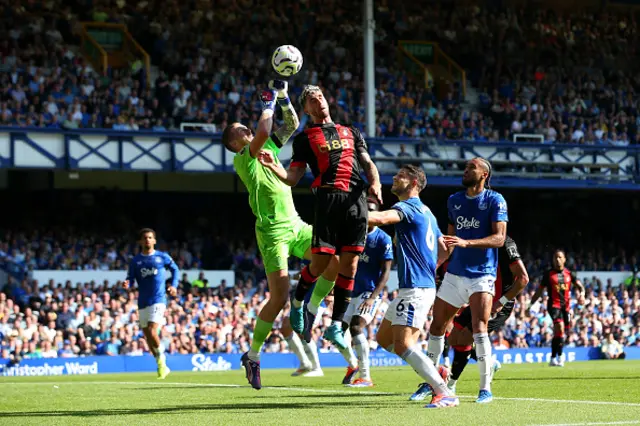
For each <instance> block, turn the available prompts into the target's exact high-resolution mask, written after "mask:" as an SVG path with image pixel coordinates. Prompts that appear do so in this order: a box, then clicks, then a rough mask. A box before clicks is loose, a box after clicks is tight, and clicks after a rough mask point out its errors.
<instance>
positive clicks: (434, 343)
mask: <svg viewBox="0 0 640 426" xmlns="http://www.w3.org/2000/svg"><path fill="white" fill-rule="evenodd" d="M442 352H444V335H442V336H434V335H432V334H430V335H429V345H428V346H427V356H428V357H429V359H431V362H433V365H435V366H436V367H437V366H438V364H440V357H441V356H442Z"/></svg>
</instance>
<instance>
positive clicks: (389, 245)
mask: <svg viewBox="0 0 640 426" xmlns="http://www.w3.org/2000/svg"><path fill="white" fill-rule="evenodd" d="M382 247H384V253H383V255H382V259H383V260H393V242H392V241H391V237H390V236H389V234H387V233H385V234H384V235H383V237H382Z"/></svg>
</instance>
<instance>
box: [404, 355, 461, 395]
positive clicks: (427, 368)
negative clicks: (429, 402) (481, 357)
mask: <svg viewBox="0 0 640 426" xmlns="http://www.w3.org/2000/svg"><path fill="white" fill-rule="evenodd" d="M401 358H402V359H404V360H405V361H406V362H407V364H409V365H410V366H411V367H412V368H413V370H414V371H415V372H416V373H418V375H419V376H420V377H422V378H423V379H424V381H425V382H427V383H429V384H430V385H431V387H432V388H433V391H434V392H435V393H436V395H443V394H444V395H450V394H451V392H450V391H449V388H447V384H446V383H445V382H444V380H442V377H440V374H439V373H438V369H437V368H436V366H435V365H434V364H433V362H432V361H431V359H429V357H427V356H426V355H425V354H424V353H423V352H422V350H421V349H420V345H415V346H413V347H412V348H409V349H407V350H406V352H405V353H403V354H402V356H401Z"/></svg>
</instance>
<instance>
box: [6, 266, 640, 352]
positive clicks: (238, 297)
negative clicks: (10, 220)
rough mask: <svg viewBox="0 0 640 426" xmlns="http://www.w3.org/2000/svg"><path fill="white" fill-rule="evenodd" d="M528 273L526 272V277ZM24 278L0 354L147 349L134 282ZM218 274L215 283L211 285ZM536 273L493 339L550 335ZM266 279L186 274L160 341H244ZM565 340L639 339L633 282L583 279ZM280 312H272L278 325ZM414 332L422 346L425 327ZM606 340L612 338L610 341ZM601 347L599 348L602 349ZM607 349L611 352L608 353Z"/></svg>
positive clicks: (582, 343) (276, 342) (210, 344)
mask: <svg viewBox="0 0 640 426" xmlns="http://www.w3.org/2000/svg"><path fill="white" fill-rule="evenodd" d="M534 281H535V280H534ZM41 284H44V285H39V283H38V282H36V281H27V282H25V284H24V285H25V286H26V287H27V288H28V289H29V291H28V292H27V293H22V294H20V293H16V292H15V289H16V285H15V283H10V284H9V285H7V286H6V287H5V288H4V289H3V292H0V358H3V359H14V360H19V359H24V358H57V357H76V356H89V355H108V356H114V355H129V356H137V355H142V354H144V353H147V352H148V347H147V345H146V343H145V341H144V338H143V334H142V332H141V330H140V327H139V325H138V322H137V321H138V313H137V302H136V298H137V292H136V290H135V289H128V290H125V289H123V288H122V286H121V282H117V283H111V284H113V285H112V286H110V285H109V283H107V282H104V283H102V284H99V283H95V282H90V283H84V284H80V285H79V286H77V287H76V286H74V285H72V283H70V282H67V283H65V284H62V283H59V284H57V283H55V282H53V281H51V282H49V283H41ZM216 284H219V283H215V284H214V285H216ZM536 284H537V281H535V282H534V283H532V285H530V286H529V287H528V289H527V290H526V291H525V292H524V293H522V294H521V296H519V297H518V299H517V303H516V306H515V309H514V314H513V315H512V317H511V318H510V319H509V321H508V322H507V326H506V327H505V329H504V331H501V332H500V333H497V334H495V335H494V336H493V339H494V345H495V346H496V349H498V350H500V349H506V348H527V347H544V346H549V345H550V344H551V339H552V338H553V323H552V321H551V318H550V317H549V315H548V313H547V310H546V298H543V299H541V301H539V302H537V303H536V304H534V305H533V306H530V300H531V295H532V294H533V290H534V287H535V285H536ZM265 292H266V283H265V281H264V280H263V281H261V282H259V283H258V285H253V283H252V281H251V280H250V279H249V280H247V281H246V282H238V284H237V285H236V286H228V285H226V283H222V285H219V286H218V287H213V288H212V287H209V288H202V287H199V286H194V285H192V283H190V282H189V281H188V280H187V279H186V276H184V277H183V279H182V280H181V282H180V290H179V293H178V298H176V299H174V300H171V301H170V302H169V305H168V309H167V312H166V315H165V319H166V326H165V327H164V328H163V330H162V336H161V338H162V342H163V345H164V347H165V349H166V351H167V353H169V354H195V353H234V354H239V353H242V352H244V351H246V350H247V349H248V345H249V342H250V339H251V336H252V332H253V328H254V325H255V319H256V316H257V314H258V313H259V312H260V309H261V307H262V305H263V304H264V302H265V296H266V293H265ZM396 295H397V292H390V293H387V292H385V294H384V302H383V303H382V305H381V308H380V310H379V311H378V314H377V315H376V319H375V321H374V322H373V323H372V324H371V325H369V326H368V327H367V329H366V333H367V336H368V338H369V342H370V344H371V347H372V350H374V351H375V350H382V349H381V348H378V345H377V343H376V342H375V337H374V336H375V333H376V330H377V328H378V327H379V325H380V322H381V321H382V318H383V316H384V311H385V310H386V307H387V306H388V302H389V301H390V300H393V298H394V297H396ZM571 310H572V316H571V324H570V326H569V330H568V332H567V343H566V346H567V347H568V348H572V347H591V348H600V347H601V345H604V353H607V354H608V350H609V349H611V350H612V351H617V350H618V349H619V345H622V346H640V329H639V321H640V318H639V315H638V312H639V311H640V292H639V291H638V288H637V287H636V286H635V285H632V286H625V285H621V286H611V285H606V284H603V283H587V291H586V293H585V294H579V295H574V297H573V298H572V302H571ZM285 314H286V312H285V313H284V314H283V315H281V316H280V317H279V318H278V320H277V321H276V323H275V325H274V327H275V329H276V330H278V329H279V328H280V326H281V324H282V320H283V318H284V315H285ZM324 315H325V316H324V321H323V322H322V324H321V326H320V328H319V329H317V330H316V331H315V334H314V335H315V339H316V341H317V344H318V347H319V350H320V351H321V352H332V351H335V350H334V348H332V347H331V345H330V344H329V342H328V341H325V340H322V338H321V335H322V329H323V328H324V327H326V326H328V325H329V323H330V321H331V320H330V309H329V310H328V311H327V312H325V314H324ZM428 326H429V324H428V323H427V325H426V326H425V329H424V330H422V334H421V342H422V344H423V346H424V348H425V350H426V345H427V340H426V337H427V336H426V330H427V329H428ZM614 342H616V343H614ZM288 350H289V349H288V347H287V345H286V343H285V339H284V338H283V336H282V335H281V333H280V332H279V331H275V332H274V333H273V334H272V335H271V337H270V339H269V340H268V342H267V343H266V345H265V351H266V352H288ZM603 356H604V355H603ZM608 357H611V354H608Z"/></svg>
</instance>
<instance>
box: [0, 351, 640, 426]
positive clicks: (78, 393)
mask: <svg viewBox="0 0 640 426" xmlns="http://www.w3.org/2000/svg"><path fill="white" fill-rule="evenodd" d="M290 373H291V371H285V370H264V371H263V375H262V380H263V384H264V385H265V386H266V387H265V388H263V389H262V390H261V391H255V390H253V389H251V388H249V387H248V386H247V385H246V382H245V379H244V377H243V374H242V372H240V371H233V372H224V373H218V372H211V373H172V374H171V375H170V376H169V377H168V378H167V379H166V380H165V381H157V380H156V379H155V375H152V374H117V375H113V374H108V375H99V376H64V377H62V376H58V377H3V378H0V424H2V425H25V424H28V425H54V424H77V425H87V424H99V425H142V424H149V425H179V426H183V425H196V424H197V425H236V424H237V425H242V426H248V425H287V424H291V425H323V426H332V425H367V426H372V425H398V426H405V425H430V424H431V425H463V424H464V425H467V426H477V425H478V426H479V425H492V424H498V425H501V426H507V425H559V424H576V425H578V424H607V422H617V424H640V362H631V361H602V362H595V361H594V362H582V363H574V364H568V365H567V366H566V367H565V368H563V369H560V368H550V367H548V366H546V365H542V364H535V365H506V366H504V367H503V369H502V370H501V371H500V372H499V373H498V374H497V375H496V377H495V379H494V384H493V391H494V396H496V397H497V398H496V400H495V401H494V402H493V403H491V404H488V405H478V404H475V403H474V396H475V394H476V393H477V383H478V376H477V370H476V367H475V365H470V366H469V368H468V371H466V372H465V374H464V375H463V377H462V380H461V381H460V382H459V383H458V394H459V395H461V396H463V398H462V400H461V404H460V406H459V407H457V408H451V409H442V410H427V409H425V408H423V405H424V403H412V402H409V401H408V400H407V398H408V396H409V395H410V394H411V393H412V392H413V391H414V390H415V388H416V385H417V384H418V383H419V379H418V377H417V376H416V374H415V373H414V372H413V371H412V370H410V369H409V368H379V369H374V370H373V378H374V380H375V382H376V387H375V388H373V389H362V390H360V389H351V388H345V387H344V386H342V385H339V384H336V383H340V381H341V379H342V374H343V373H344V371H343V370H342V369H326V370H325V377H322V378H302V377H290ZM557 400H572V401H571V402H561V401H557Z"/></svg>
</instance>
